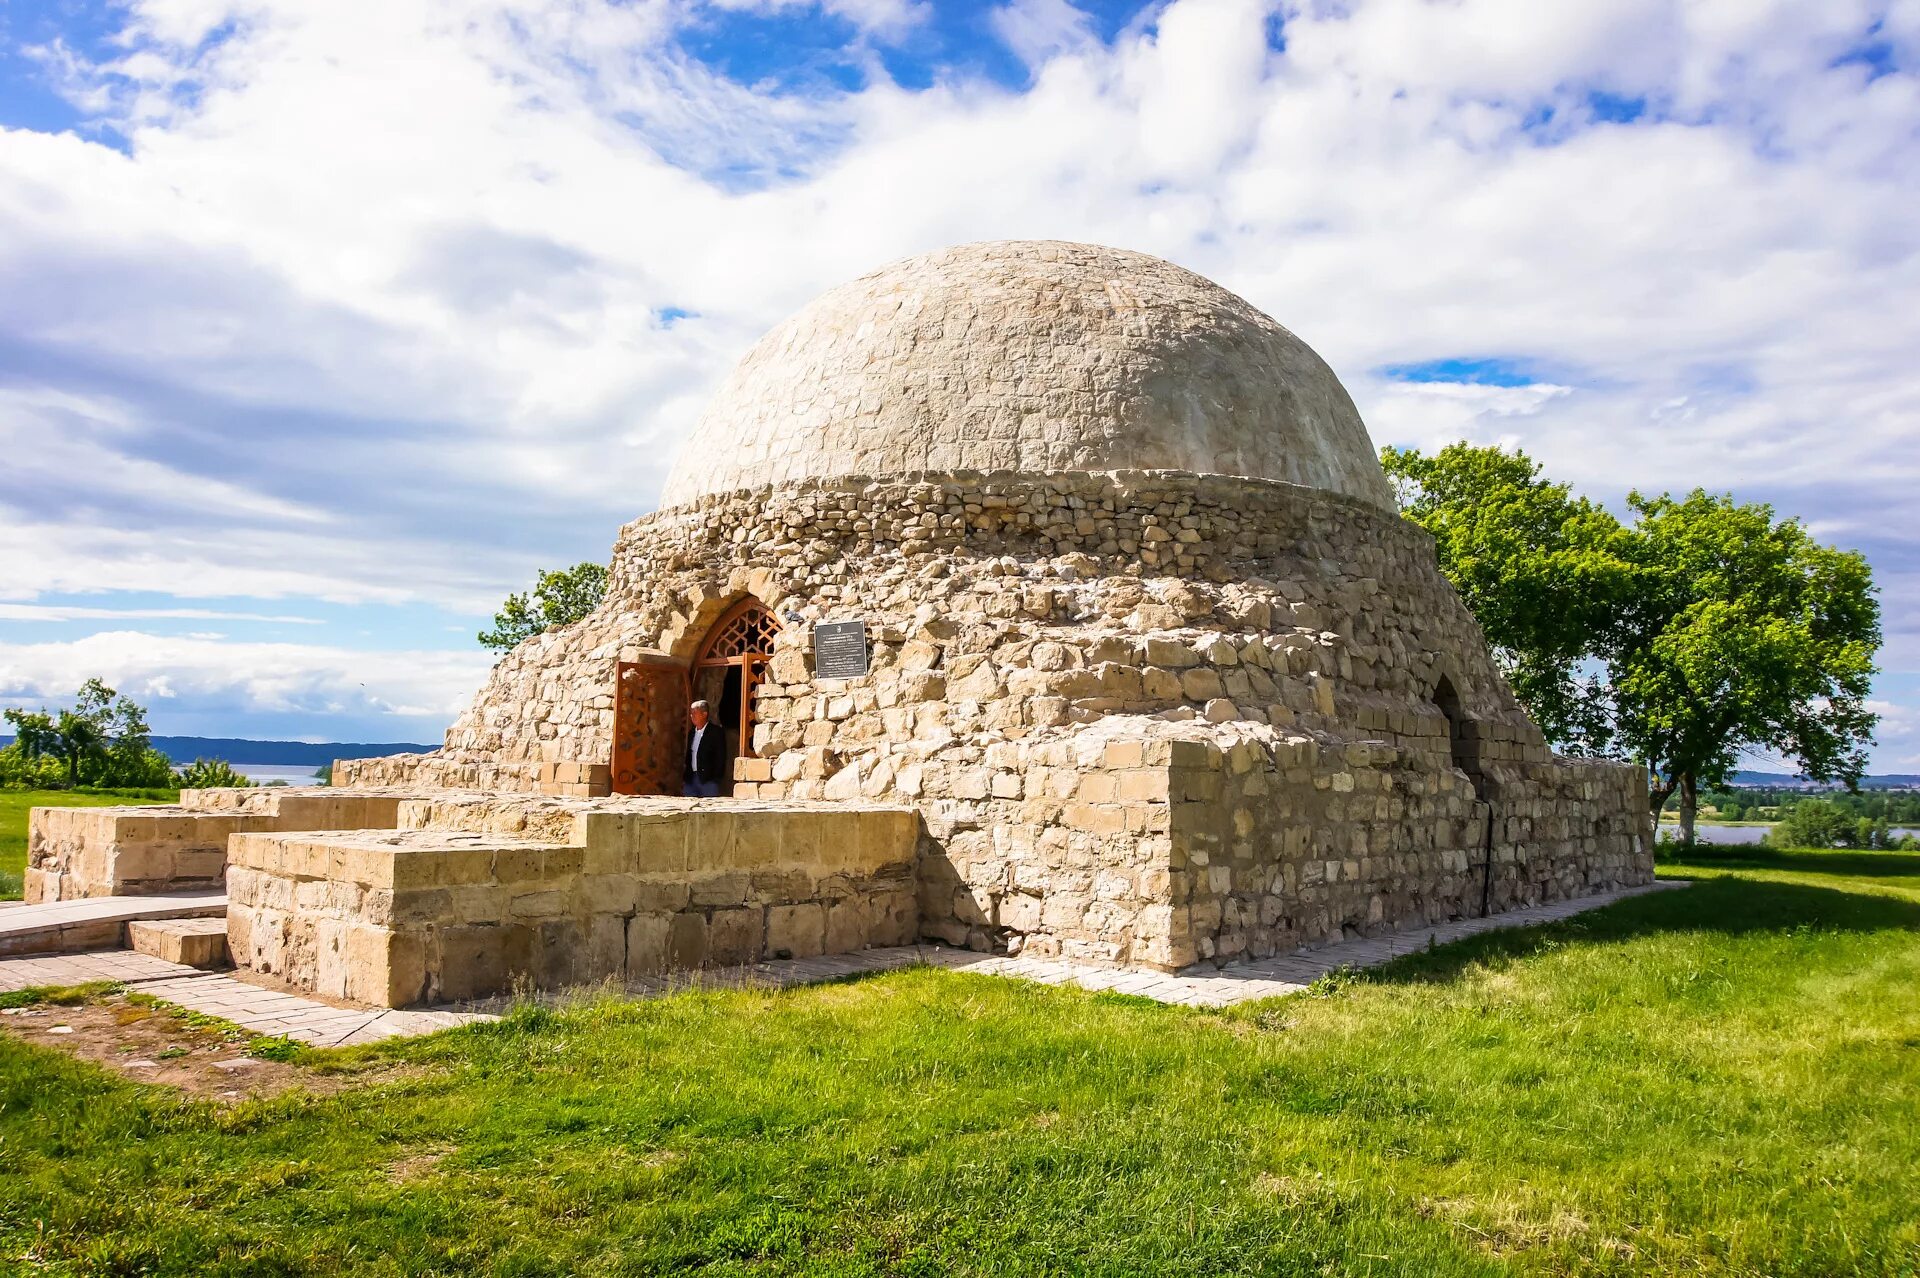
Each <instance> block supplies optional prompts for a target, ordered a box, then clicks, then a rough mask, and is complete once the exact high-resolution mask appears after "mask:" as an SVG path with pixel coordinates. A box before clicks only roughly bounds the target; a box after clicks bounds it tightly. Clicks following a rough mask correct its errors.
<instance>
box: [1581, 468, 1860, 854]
mask: <svg viewBox="0 0 1920 1278" xmlns="http://www.w3.org/2000/svg"><path fill="white" fill-rule="evenodd" d="M1627 501H1628V505H1629V506H1630V507H1631V508H1632V510H1633V511H1634V513H1635V515H1636V516H1637V517H1638V518H1637V520H1636V522H1635V524H1634V526H1633V527H1632V529H1631V530H1630V531H1631V533H1632V536H1631V539H1630V541H1629V542H1628V543H1627V554H1628V555H1629V556H1630V557H1631V559H1632V560H1633V562H1634V565H1635V573H1634V577H1633V581H1634V590H1633V591H1632V592H1631V594H1630V595H1629V596H1628V597H1627V599H1626V603H1625V606H1624V607H1622V609H1621V610H1620V612H1619V614H1618V615H1617V617H1616V618H1615V621H1614V624H1613V625H1611V626H1609V627H1607V629H1606V633H1605V635H1604V637H1603V640H1602V645H1603V646H1602V652H1603V655H1604V656H1605V659H1606V662H1607V665H1608V668H1609V672H1610V675H1611V681H1612V699H1613V703H1614V714H1615V722H1616V728H1617V731H1618V736H1619V741H1620V743H1621V745H1622V746H1623V747H1624V748H1625V749H1626V750H1627V751H1628V752H1630V753H1631V754H1632V755H1633V756H1634V757H1637V758H1640V759H1644V760H1646V762H1647V764H1648V766H1649V769H1650V770H1651V772H1652V783H1651V793H1650V795H1649V798H1650V801H1651V803H1652V806H1653V810H1654V811H1655V812H1658V811H1659V810H1660V809H1661V808H1662V807H1663V806H1665V804H1666V801H1667V799H1668V798H1669V797H1670V796H1672V795H1674V794H1676V793H1677V794H1678V795H1679V798H1680V836H1681V839H1682V841H1683V842H1685V843H1688V844H1691V843H1692V842H1693V826H1694V815H1695V812H1696V810H1697V806H1698V796H1699V791H1700V788H1701V787H1702V786H1713V785H1720V784H1722V783H1724V782H1725V780H1726V778H1727V776H1728V774H1729V773H1731V772H1732V771H1733V768H1734V766H1735V764H1736V763H1737V762H1738V760H1739V758H1740V756H1741V754H1743V753H1745V752H1749V751H1766V752H1768V753H1770V754H1773V755H1775V756H1777V757H1780V758H1785V759H1789V760H1791V761H1793V762H1794V763H1796V764H1798V765H1799V767H1800V769H1801V771H1803V772H1804V773H1805V774H1806V775H1807V776H1810V777H1813V778H1815V779H1817V780H1822V781H1826V780H1834V779H1838V780H1842V781H1845V782H1847V783H1848V784H1849V785H1851V784H1853V783H1855V782H1857V781H1858V779H1859V777H1860V774H1861V772H1862V771H1864V770H1865V766H1866V748H1867V746H1868V745H1870V744H1871V742H1872V732H1873V725H1874V723H1875V722H1876V716H1875V715H1874V714H1873V713H1872V712H1871V711H1869V710H1868V709H1867V706H1866V699H1867V694H1868V690H1869V688H1870V686H1871V682H1872V679H1873V675H1874V665H1873V657H1874V653H1875V652H1876V651H1877V650H1878V649H1879V646H1880V607H1879V602H1878V600H1877V599H1876V598H1875V592H1874V587H1873V578H1872V573H1871V571H1870V570H1869V568H1868V567H1867V562H1866V559H1865V558H1864V557H1863V556H1861V555H1860V554H1858V553H1856V552H1852V551H1841V550H1835V549H1833V548H1832V547H1829V546H1823V545H1821V544H1820V543H1818V542H1817V541H1815V540H1814V539H1813V538H1812V537H1811V536H1810V535H1809V534H1808V533H1807V530H1806V528H1805V527H1804V526H1803V525H1802V524H1801V523H1800V522H1799V521H1798V520H1794V519H1775V518H1774V514H1773V508H1772V507H1770V506H1767V505H1763V504H1747V505H1742V504H1739V503H1736V502H1735V501H1734V500H1733V499H1732V498H1731V497H1728V496H1715V495H1710V494H1708V493H1706V492H1704V491H1701V490H1699V489H1696V490H1694V491H1693V492H1692V493H1691V494H1689V495H1688V496H1686V497H1684V498H1679V499H1676V498H1673V497H1670V496H1666V495H1662V496H1659V497H1646V496H1643V495H1641V494H1640V493H1634V494H1632V495H1630V496H1629V497H1628V499H1627Z"/></svg>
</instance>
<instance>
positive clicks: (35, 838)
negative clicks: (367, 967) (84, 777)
mask: <svg viewBox="0 0 1920 1278" xmlns="http://www.w3.org/2000/svg"><path fill="white" fill-rule="evenodd" d="M408 794H409V792H407V791H402V790H393V789H361V790H334V789H330V788H328V787H325V786H307V787H285V786H273V787H260V788H256V789H225V790H182V791H181V792H180V802H178V803H166V804H142V805H133V806H126V807H99V808H35V809H34V810H33V812H32V815H31V818H30V820H29V823H28V834H27V873H26V891H25V897H26V899H27V901H28V902H30V903H46V902H50V901H70V900H74V899H76V898H81V897H93V896H141V895H149V894H153V893H164V892H180V891H188V890H193V889H197V888H208V889H218V888H220V887H221V886H222V885H223V883H224V881H225V877H226V869H227V840H228V839H229V838H231V837H232V836H233V835H235V834H239V833H242V832H247V831H260V830H365V829H379V828H384V829H392V828H393V827H394V826H395V825H397V824H398V813H399V806H400V802H401V800H402V799H404V798H406V797H408Z"/></svg>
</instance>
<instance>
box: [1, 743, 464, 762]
mask: <svg viewBox="0 0 1920 1278" xmlns="http://www.w3.org/2000/svg"><path fill="white" fill-rule="evenodd" d="M11 744H13V738H12V737H0V747H5V746H8V745H11ZM153 748H154V749H156V750H158V751H159V752H160V753H161V754H164V755H166V756H167V757H168V758H169V759H172V760H173V761H174V762H175V763H192V762H193V761H194V760H195V759H225V760H226V761H227V762H228V763H260V764H268V765H278V766H280V767H288V768H317V767H319V766H320V765H321V764H323V763H332V762H333V761H334V760H335V759H376V758H379V757H380V756H381V755H383V754H419V753H422V752H424V751H427V750H437V749H439V747H438V746H430V745H414V744H409V743H407V742H405V741H388V742H380V743H369V742H365V741H321V742H317V743H316V742H311V741H250V740H248V739H246V738H244V737H155V738H154V739H153Z"/></svg>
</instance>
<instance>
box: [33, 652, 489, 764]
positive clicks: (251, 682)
mask: <svg viewBox="0 0 1920 1278" xmlns="http://www.w3.org/2000/svg"><path fill="white" fill-rule="evenodd" d="M490 664H491V658H490V657H489V656H488V655H487V654H484V653H478V652H472V651H468V652H434V651H412V652H365V651H358V650H351V649H345V648H335V647H326V646H319V645H301V644H278V643H245V642H234V641H232V640H227V639H222V638H220V637H217V636H205V635H157V634H148V633H143V632H141V631H137V630H108V631H102V632H100V633H98V634H94V635H90V636H88V637H87V638H85V639H81V640H77V641H75V642H71V643H42V644H33V643H24V644H0V704H5V705H21V706H38V705H42V704H57V703H61V702H66V701H70V700H71V698H72V696H73V693H74V690H75V689H77V688H78V687H79V686H80V685H81V684H82V683H84V682H85V681H86V680H88V679H90V678H95V677H97V678H100V679H104V680H105V681H106V683H107V684H108V686H110V687H112V688H114V689H116V690H117V691H119V692H122V693H124V694H126V695H128V696H130V697H133V698H134V699H135V700H136V701H140V702H142V703H145V704H147V705H148V706H149V707H150V708H151V709H152V710H153V715H152V717H153V719H154V721H155V723H156V726H158V727H160V728H161V730H162V731H165V732H169V733H173V734H182V735H201V736H214V735H231V734H230V733H227V732H223V731H222V730H221V724H222V723H232V722H254V723H260V724H276V725H284V727H282V729H281V730H282V731H283V732H286V731H291V730H292V728H293V725H296V724H301V723H313V724H324V725H327V726H328V727H330V728H333V729H334V730H336V731H338V732H340V733H341V734H342V735H346V734H348V733H352V734H354V735H363V736H370V737H373V738H375V739H383V740H390V739H394V738H395V737H396V736H398V737H401V738H402V739H416V738H419V737H420V736H421V734H425V735H426V736H427V737H430V738H437V737H438V734H439V731H440V729H442V728H444V727H445V725H446V724H447V722H448V721H450V720H451V719H452V718H453V716H454V715H455V714H457V713H458V712H459V710H460V708H461V707H462V706H463V705H464V704H465V702H466V700H467V698H468V697H469V696H470V695H471V694H472V692H473V689H474V687H475V685H476V684H477V683H478V682H479V681H480V679H481V678H482V677H483V676H484V675H485V672H486V671H487V669H488V667H489V665H490Z"/></svg>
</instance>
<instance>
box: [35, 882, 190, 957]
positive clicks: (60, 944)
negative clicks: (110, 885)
mask: <svg viewBox="0 0 1920 1278" xmlns="http://www.w3.org/2000/svg"><path fill="white" fill-rule="evenodd" d="M226 912H227V894H226V893H225V892H220V891H211V892H171V893H167V894H165V895H161V896H85V897H80V898H78V899H76V900H72V901H50V902H46V903H44V904H38V903H37V904H34V905H25V904H22V903H19V902H8V903H7V908H6V909H5V910H0V956H12V955H16V954H51V953H56V952H63V951H69V950H78V949H92V948H97V947H102V946H112V945H118V944H120V943H121V942H122V941H123V940H124V939H125V935H126V925H127V924H128V923H130V922H132V921H134V920H136V919H185V918H199V917H202V916H205V915H212V914H225V913H226Z"/></svg>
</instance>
